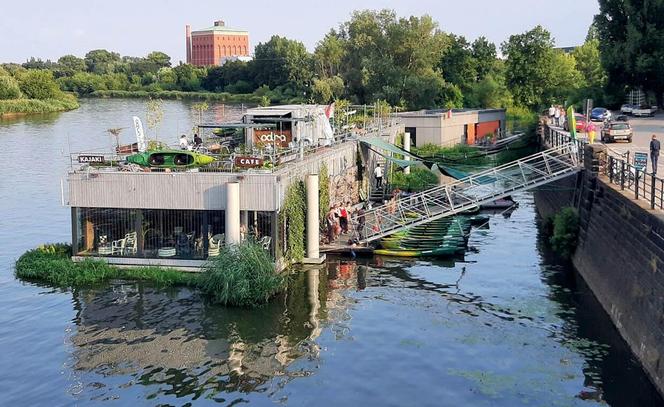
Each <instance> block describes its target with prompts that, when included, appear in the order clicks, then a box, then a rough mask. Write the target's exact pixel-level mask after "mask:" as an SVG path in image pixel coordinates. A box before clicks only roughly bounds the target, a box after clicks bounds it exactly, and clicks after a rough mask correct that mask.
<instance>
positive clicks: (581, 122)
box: [563, 113, 588, 133]
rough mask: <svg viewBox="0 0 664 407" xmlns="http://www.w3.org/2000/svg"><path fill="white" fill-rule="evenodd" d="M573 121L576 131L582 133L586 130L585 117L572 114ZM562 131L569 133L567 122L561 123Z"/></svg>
mask: <svg viewBox="0 0 664 407" xmlns="http://www.w3.org/2000/svg"><path fill="white" fill-rule="evenodd" d="M574 119H575V120H576V131H577V132H582V133H584V132H585V131H586V130H587V129H588V123H587V121H586V116H584V115H582V114H581V113H574ZM563 129H564V130H565V131H569V125H568V124H567V120H565V122H564V123H563Z"/></svg>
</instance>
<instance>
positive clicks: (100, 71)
mask: <svg viewBox="0 0 664 407" xmlns="http://www.w3.org/2000/svg"><path fill="white" fill-rule="evenodd" d="M657 1H659V2H662V1H664V0H657ZM607 2H608V0H602V1H600V4H601V3H607ZM602 15H603V14H601V15H600V16H598V17H597V18H596V23H595V25H594V26H593V27H591V29H590V30H589V34H588V37H587V39H586V41H585V43H584V44H583V45H581V46H579V47H577V48H576V49H574V50H573V51H572V52H564V51H563V50H561V49H556V48H555V47H554V39H553V38H552V36H551V34H550V33H549V32H548V31H547V30H545V29H544V28H543V27H541V26H536V27H534V28H533V29H531V30H529V31H527V32H525V33H521V34H515V35H512V36H510V37H509V39H508V40H507V41H505V42H504V43H502V44H500V45H499V46H497V45H496V44H494V43H492V42H490V41H488V40H487V39H486V38H484V37H480V38H477V39H476V40H474V41H472V42H471V41H469V40H468V39H466V38H464V37H463V36H458V35H455V34H451V33H446V32H444V31H443V30H441V28H440V27H439V26H438V24H437V23H436V22H435V21H434V20H433V19H432V18H431V17H430V16H428V15H424V16H421V17H415V16H410V17H407V18H406V17H399V16H397V14H396V13H395V12H394V11H392V10H380V11H374V10H362V11H355V12H354V13H353V14H352V15H351V17H350V19H349V20H348V21H346V22H344V23H342V24H341V25H340V26H339V27H337V28H334V29H331V30H330V31H329V32H328V33H327V34H326V35H325V36H324V38H322V39H321V40H320V41H319V42H318V43H317V45H316V47H315V49H314V51H313V52H309V51H308V50H307V49H306V47H305V46H304V44H303V43H302V42H300V41H296V40H292V39H288V38H284V37H280V36H276V35H275V36H273V37H272V38H271V39H270V40H269V41H267V42H265V43H260V44H258V45H257V46H256V48H255V53H254V59H253V60H252V61H249V62H241V61H233V62H227V63H226V64H224V65H223V66H214V67H195V66H192V65H188V64H182V63H180V64H178V65H176V66H173V64H172V62H171V58H170V57H169V56H168V55H166V54H165V53H163V52H158V51H155V52H151V53H150V54H148V55H147V56H145V57H128V56H121V55H120V54H118V53H115V52H111V51H107V50H93V51H90V52H88V53H87V54H86V55H85V56H84V57H83V58H79V57H76V56H74V55H65V56H63V57H61V58H59V59H58V60H57V61H55V62H52V61H42V60H40V59H35V58H32V59H30V60H29V61H27V62H26V63H24V64H21V65H17V64H5V65H4V69H5V71H7V72H9V76H14V77H20V76H21V75H23V74H24V72H25V71H35V70H36V71H45V72H49V74H48V75H51V77H52V80H53V81H54V82H55V83H56V84H57V85H58V87H59V89H61V90H63V91H68V92H74V93H76V94H78V95H81V96H85V95H94V93H95V92H98V91H104V90H121V91H147V92H158V91H163V90H179V91H187V92H194V91H195V92H200V91H207V92H227V93H231V94H254V95H259V96H260V97H263V98H265V99H266V100H268V101H271V102H285V101H287V102H317V103H329V102H331V101H333V100H337V99H347V100H350V101H351V102H353V103H358V104H363V103H373V102H375V101H377V100H382V101H386V102H387V103H389V104H390V105H392V106H399V107H400V108H403V109H422V108H452V107H511V106H519V107H525V108H528V109H531V110H535V109H541V108H543V107H545V106H547V105H549V104H551V103H557V104H577V105H578V104H580V102H581V101H582V100H583V99H585V98H588V97H590V98H593V99H595V100H596V104H601V103H616V101H615V100H613V99H611V98H607V97H606V95H607V92H606V89H607V87H610V86H609V85H608V83H609V81H608V80H607V78H609V77H611V78H614V77H617V75H618V74H619V73H620V72H621V71H620V69H619V68H617V65H616V66H614V65H611V64H610V63H608V62H607V61H608V60H607V58H609V57H608V56H607V55H605V52H604V51H603V53H602V55H600V51H601V50H604V49H605V48H607V46H605V44H604V42H603V41H602V40H601V38H602V37H603V35H605V34H604V32H605V31H606V28H605V27H604V26H603V25H602V26H601V27H602V29H598V28H597V27H600V25H598V24H597V22H598V21H599V20H600V19H601V18H602V17H601V16H602ZM606 18H608V17H606ZM660 49H661V48H660ZM499 51H500V52H499ZM658 52H659V51H658ZM609 59H610V58H609ZM602 62H604V65H607V63H608V66H609V69H608V70H605V69H604V68H603V65H602ZM609 62H610V61H609ZM639 66H640V65H639ZM635 75H636V74H635ZM621 79H622V78H621ZM625 82H627V81H625ZM651 82H652V83H656V79H653V80H652V81H651ZM611 86H615V84H613V83H612V84H611ZM610 95H612V96H613V98H614V99H617V98H618V95H619V92H615V94H610ZM1 97H2V82H0V98H1Z"/></svg>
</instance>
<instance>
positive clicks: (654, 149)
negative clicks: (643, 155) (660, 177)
mask: <svg viewBox="0 0 664 407" xmlns="http://www.w3.org/2000/svg"><path fill="white" fill-rule="evenodd" d="M659 149H660V145H659V140H657V136H656V135H655V134H653V135H652V140H650V162H651V163H652V164H651V165H652V175H657V160H658V159H659Z"/></svg>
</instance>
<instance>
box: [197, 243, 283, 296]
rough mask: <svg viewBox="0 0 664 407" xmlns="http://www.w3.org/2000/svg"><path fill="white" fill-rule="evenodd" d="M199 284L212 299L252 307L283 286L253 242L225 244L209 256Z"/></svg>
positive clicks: (276, 292)
mask: <svg viewBox="0 0 664 407" xmlns="http://www.w3.org/2000/svg"><path fill="white" fill-rule="evenodd" d="M199 287H200V288H201V290H202V291H203V292H204V293H206V294H207V295H208V296H209V297H210V299H211V300H212V302H214V303H216V304H223V305H233V306H238V307H255V306H259V305H262V304H265V303H267V302H268V301H269V300H270V298H272V297H274V296H275V295H276V294H278V293H280V292H282V291H284V290H285V288H286V280H285V278H284V276H283V275H281V274H279V273H277V271H276V269H275V265H274V261H273V259H272V257H271V256H270V254H269V253H268V252H267V251H265V250H263V248H262V247H261V246H260V245H259V244H257V243H255V242H252V241H248V242H244V243H242V244H240V245H238V246H233V247H225V248H223V249H222V250H221V252H220V254H219V256H216V257H213V258H210V259H208V261H207V263H206V264H205V266H204V267H203V274H202V275H201V277H200V281H199Z"/></svg>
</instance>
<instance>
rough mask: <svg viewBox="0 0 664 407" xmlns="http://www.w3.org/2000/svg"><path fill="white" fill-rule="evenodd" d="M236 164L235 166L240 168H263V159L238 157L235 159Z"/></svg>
mask: <svg viewBox="0 0 664 407" xmlns="http://www.w3.org/2000/svg"><path fill="white" fill-rule="evenodd" d="M234 164H235V166H236V167H240V168H256V167H262V166H263V159H262V158H258V157H243V156H237V157H235V162H234Z"/></svg>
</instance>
